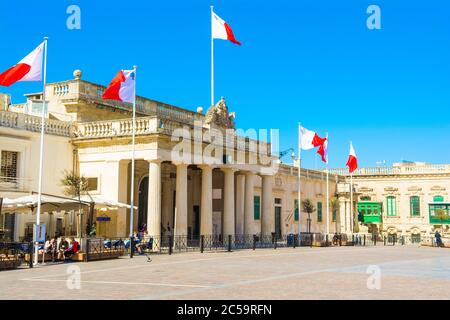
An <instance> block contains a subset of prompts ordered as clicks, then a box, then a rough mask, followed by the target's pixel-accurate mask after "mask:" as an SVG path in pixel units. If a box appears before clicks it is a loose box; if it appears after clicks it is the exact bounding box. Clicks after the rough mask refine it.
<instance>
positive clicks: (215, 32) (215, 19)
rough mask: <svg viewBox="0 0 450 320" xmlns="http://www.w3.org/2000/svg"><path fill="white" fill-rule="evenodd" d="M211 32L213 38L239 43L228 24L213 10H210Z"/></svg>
mask: <svg viewBox="0 0 450 320" xmlns="http://www.w3.org/2000/svg"><path fill="white" fill-rule="evenodd" d="M211 32H212V37H213V39H222V40H229V41H231V42H233V43H235V44H238V45H241V43H240V42H239V41H237V40H236V38H235V37H234V34H233V30H231V27H230V25H229V24H228V23H226V22H225V21H224V20H222V19H221V18H220V17H219V16H218V15H217V14H215V12H214V11H211Z"/></svg>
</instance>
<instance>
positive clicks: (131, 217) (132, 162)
mask: <svg viewBox="0 0 450 320" xmlns="http://www.w3.org/2000/svg"><path fill="white" fill-rule="evenodd" d="M136 69H137V67H136V66H134V67H133V70H134V71H133V72H134V79H135V80H134V100H133V125H132V146H131V150H132V151H131V192H130V197H131V200H130V206H131V208H130V238H131V237H133V229H134V228H133V227H134V153H135V135H136V84H137V82H136V79H137V77H136Z"/></svg>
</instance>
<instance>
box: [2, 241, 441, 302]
mask: <svg viewBox="0 0 450 320" xmlns="http://www.w3.org/2000/svg"><path fill="white" fill-rule="evenodd" d="M152 259H153V261H152V262H147V258H146V257H141V256H138V257H135V258H133V259H129V258H121V259H118V260H108V261H98V262H89V263H68V264H58V265H46V266H40V267H36V268H33V269H21V270H12V271H3V272H0V299H50V300H53V299H189V300H190V299H225V300H227V299H450V250H448V249H440V248H429V247H417V246H396V247H384V246H379V247H331V248H295V249H292V248H289V249H288V248H283V249H276V250H274V249H258V250H256V251H252V250H242V251H236V252H232V253H228V252H209V253H203V254H202V253H199V252H194V253H183V254H174V255H172V256H169V255H154V256H153V257H152ZM370 266H376V267H371V269H372V270H375V271H376V272H377V271H379V273H380V275H381V278H380V282H379V284H380V288H379V289H376V288H375V289H368V285H367V283H368V279H369V277H371V278H370V279H369V284H376V283H377V282H376V281H375V282H374V281H372V280H373V277H374V275H373V274H368V273H367V270H368V267H370ZM378 268H379V269H378ZM73 270H75V271H79V272H80V274H79V282H78V281H77V279H78V278H77V277H76V276H74V275H73V274H68V271H69V272H72V271H73ZM375 275H376V273H375ZM74 279H75V280H74ZM76 284H79V285H80V288H79V289H77V288H76V287H77V286H76Z"/></svg>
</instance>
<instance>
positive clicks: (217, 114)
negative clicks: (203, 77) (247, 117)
mask: <svg viewBox="0 0 450 320" xmlns="http://www.w3.org/2000/svg"><path fill="white" fill-rule="evenodd" d="M235 117H236V115H235V113H234V112H231V113H230V112H228V107H227V104H226V103H225V99H224V98H222V99H220V101H219V102H218V103H217V104H216V105H215V106H212V107H210V108H209V109H208V111H207V112H206V115H205V123H206V124H213V125H216V126H218V127H220V128H227V129H228V128H230V129H234V125H235V124H234V119H235Z"/></svg>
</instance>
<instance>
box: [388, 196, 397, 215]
mask: <svg viewBox="0 0 450 320" xmlns="http://www.w3.org/2000/svg"><path fill="white" fill-rule="evenodd" d="M386 202H387V203H386V208H387V215H388V216H390V217H395V216H396V215H397V203H396V199H395V197H392V196H389V197H387V198H386Z"/></svg>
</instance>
